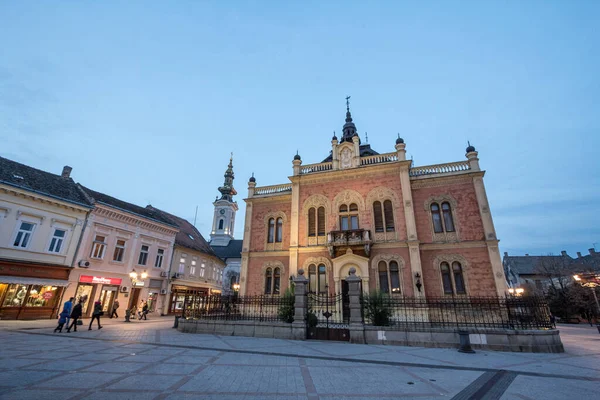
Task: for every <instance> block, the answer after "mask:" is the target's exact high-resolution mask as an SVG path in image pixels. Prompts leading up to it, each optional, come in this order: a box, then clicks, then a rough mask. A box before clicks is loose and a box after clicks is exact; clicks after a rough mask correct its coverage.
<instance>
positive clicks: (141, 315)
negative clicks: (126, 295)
mask: <svg viewBox="0 0 600 400" xmlns="http://www.w3.org/2000/svg"><path fill="white" fill-rule="evenodd" d="M139 315H140V320H141V319H142V318H144V319H145V320H147V319H148V318H146V315H148V302H145V303H144V306H143V307H142V312H141V313H139Z"/></svg>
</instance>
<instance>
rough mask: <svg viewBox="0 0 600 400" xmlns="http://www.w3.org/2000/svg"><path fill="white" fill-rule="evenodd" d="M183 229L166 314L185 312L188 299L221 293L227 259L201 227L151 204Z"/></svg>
mask: <svg viewBox="0 0 600 400" xmlns="http://www.w3.org/2000/svg"><path fill="white" fill-rule="evenodd" d="M147 208H149V209H150V210H152V211H153V212H157V213H159V214H160V215H161V216H162V217H163V218H165V219H168V220H170V221H172V222H173V224H174V225H175V226H177V228H178V229H179V231H178V232H177V235H176V236H175V243H174V246H173V250H172V251H173V256H172V257H171V264H170V268H169V273H168V286H167V293H168V297H167V299H166V301H165V304H164V307H163V309H162V312H163V314H172V315H176V314H181V313H182V312H183V308H184V306H185V305H186V299H190V298H198V297H205V296H210V295H215V294H220V293H221V289H222V281H223V269H224V268H225V262H223V260H221V259H220V258H219V257H217V255H216V254H215V253H214V252H213V250H212V249H211V247H210V245H209V244H208V243H207V242H206V240H205V239H204V237H203V236H202V235H201V234H200V232H199V231H198V229H196V227H195V226H194V225H192V224H191V223H189V222H188V221H186V220H185V219H183V218H180V217H178V216H176V215H173V214H169V213H167V212H166V211H162V210H158V209H156V208H153V207H152V206H148V207H147Z"/></svg>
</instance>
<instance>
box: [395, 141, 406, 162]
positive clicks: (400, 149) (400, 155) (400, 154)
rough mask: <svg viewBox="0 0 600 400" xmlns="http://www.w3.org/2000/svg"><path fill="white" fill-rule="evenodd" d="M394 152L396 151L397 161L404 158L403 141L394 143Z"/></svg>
mask: <svg viewBox="0 0 600 400" xmlns="http://www.w3.org/2000/svg"><path fill="white" fill-rule="evenodd" d="M396 152H397V153H398V161H405V160H406V144H404V143H398V144H396Z"/></svg>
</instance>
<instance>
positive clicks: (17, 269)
mask: <svg viewBox="0 0 600 400" xmlns="http://www.w3.org/2000/svg"><path fill="white" fill-rule="evenodd" d="M68 278H69V268H68V267H64V266H53V265H44V264H34V263H23V262H12V261H0V319H40V318H56V316H57V315H58V313H59V312H60V306H61V304H60V302H61V297H62V294H63V291H64V288H65V287H66V286H67V285H68V284H69V282H68Z"/></svg>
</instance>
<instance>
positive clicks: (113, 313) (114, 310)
mask: <svg viewBox="0 0 600 400" xmlns="http://www.w3.org/2000/svg"><path fill="white" fill-rule="evenodd" d="M117 308H119V300H117V299H115V302H114V303H113V306H112V312H111V313H110V318H112V317H113V316H114V317H115V318H119V315H118V314H117Z"/></svg>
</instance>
